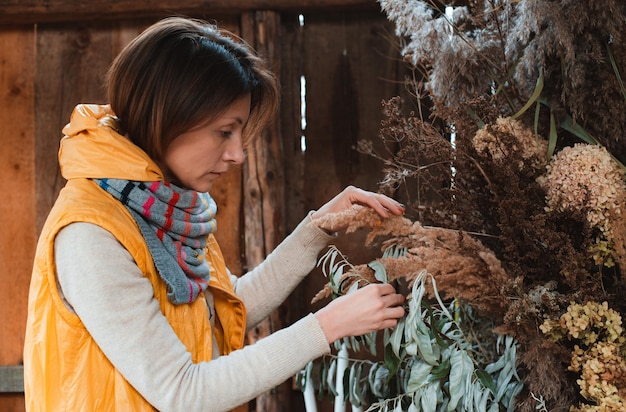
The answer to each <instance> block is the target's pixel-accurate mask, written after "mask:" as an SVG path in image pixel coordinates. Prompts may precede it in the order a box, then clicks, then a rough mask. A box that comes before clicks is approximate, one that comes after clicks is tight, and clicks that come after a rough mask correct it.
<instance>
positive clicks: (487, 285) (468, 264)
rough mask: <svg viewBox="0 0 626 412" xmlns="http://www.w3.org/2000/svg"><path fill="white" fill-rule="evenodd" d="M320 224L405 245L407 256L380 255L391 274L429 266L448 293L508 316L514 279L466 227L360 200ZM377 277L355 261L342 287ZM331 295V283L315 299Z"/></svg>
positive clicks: (413, 273) (407, 274)
mask: <svg viewBox="0 0 626 412" xmlns="http://www.w3.org/2000/svg"><path fill="white" fill-rule="evenodd" d="M313 223H314V224H315V225H317V226H318V227H320V228H322V229H325V230H328V231H333V232H338V231H342V230H343V231H344V232H345V233H349V232H354V231H355V230H357V229H359V228H369V229H370V232H369V233H368V236H367V239H366V244H371V243H373V242H374V240H376V239H377V238H379V237H384V238H385V240H384V241H382V242H381V245H382V249H383V250H387V249H388V248H391V247H395V248H404V249H405V250H406V253H405V254H404V256H398V257H383V258H379V259H377V260H378V262H379V263H381V264H382V265H383V266H384V267H385V270H386V274H387V279H388V281H389V282H393V281H394V280H397V279H404V280H406V281H408V283H409V285H410V284H412V282H413V281H414V280H415V279H416V277H417V276H418V274H419V273H420V272H422V271H423V270H426V271H427V272H429V273H430V274H432V275H433V277H434V278H435V279H436V281H437V284H438V290H439V292H440V293H441V294H442V296H445V297H448V298H453V297H454V298H457V299H461V300H464V301H466V302H468V303H470V304H472V305H473V306H474V307H476V308H477V309H479V310H483V311H485V312H488V313H491V314H494V313H495V314H498V313H499V314H500V316H502V315H503V314H504V312H505V309H506V307H507V303H508V301H507V299H506V298H505V292H504V290H505V289H506V287H507V285H509V284H510V282H511V279H510V277H509V276H508V275H507V273H506V271H505V270H504V268H503V267H502V264H501V262H500V260H499V259H498V258H497V257H496V256H495V254H494V253H493V251H491V250H490V249H489V248H487V247H486V246H484V245H483V244H482V243H481V242H480V241H478V240H477V239H475V238H474V237H472V236H471V235H469V234H467V233H464V232H462V231H457V230H451V229H446V228H439V227H424V226H422V225H421V224H420V223H419V222H412V221H410V220H409V219H406V218H404V217H400V216H393V217H390V218H387V219H382V218H381V217H380V216H378V214H377V213H376V212H375V211H373V210H372V209H370V208H366V207H363V206H360V205H355V206H353V207H352V208H350V209H347V210H345V211H343V212H340V213H336V214H329V215H326V216H324V217H323V218H320V219H317V220H315V221H314V222H313ZM357 279H358V280H360V281H365V283H372V282H375V281H376V280H375V279H374V275H373V270H372V269H371V268H370V267H369V266H368V265H367V264H362V265H355V266H352V268H351V269H350V270H349V271H346V272H345V273H344V274H343V276H342V278H341V282H342V288H341V289H342V291H345V290H347V289H348V288H349V287H350V286H351V285H352V284H353V283H354V282H355V281H356V280H357ZM330 295H331V290H330V288H329V287H328V286H327V287H325V288H324V289H323V290H322V291H320V293H318V295H316V297H315V298H314V301H317V300H320V299H322V298H324V297H328V296H330Z"/></svg>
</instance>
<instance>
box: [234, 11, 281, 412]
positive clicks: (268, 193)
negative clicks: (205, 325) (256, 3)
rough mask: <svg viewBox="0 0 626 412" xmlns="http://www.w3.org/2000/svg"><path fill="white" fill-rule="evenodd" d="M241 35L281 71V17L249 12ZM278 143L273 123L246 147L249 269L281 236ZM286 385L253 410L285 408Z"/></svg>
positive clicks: (274, 319) (267, 323) (274, 326)
mask: <svg viewBox="0 0 626 412" xmlns="http://www.w3.org/2000/svg"><path fill="white" fill-rule="evenodd" d="M241 27H242V37H243V38H244V39H245V40H246V41H248V42H249V43H250V44H251V45H252V46H253V47H254V48H255V49H256V50H257V51H258V52H259V54H260V55H261V56H263V57H264V58H265V59H267V61H268V62H269V66H270V68H271V69H272V70H273V71H274V72H275V73H276V74H279V73H280V66H279V64H280V60H279V54H278V50H279V35H280V15H279V14H278V13H275V12H253V13H246V14H244V15H243V16H242V22H241ZM282 163H283V162H282V143H281V136H280V131H279V128H278V123H277V122H275V123H273V124H272V125H270V126H269V127H268V129H267V130H266V131H265V132H264V133H263V134H262V135H261V136H259V137H258V138H257V139H256V140H255V141H254V142H253V143H252V145H251V147H250V148H249V149H248V155H247V159H246V163H245V164H244V222H245V239H246V243H245V244H246V249H245V253H246V263H247V265H248V268H249V269H251V268H253V267H255V266H257V265H258V264H260V263H261V262H262V261H263V260H264V259H265V257H266V256H267V255H268V254H269V253H270V252H271V251H272V250H273V249H274V248H275V247H276V246H277V245H278V243H279V242H280V241H281V240H282V239H283V238H284V236H285V232H284V213H283V210H284V191H283V185H284V177H283V166H282ZM281 327H282V321H281V319H280V315H279V312H278V311H274V312H273V313H272V314H270V316H268V317H267V318H266V319H265V320H263V321H262V322H261V323H260V324H259V325H257V326H256V327H255V328H254V329H253V330H251V331H250V332H249V333H248V335H247V340H248V343H254V342H256V341H258V340H259V339H261V338H263V337H266V336H268V335H270V334H271V333H273V332H274V331H277V330H279V329H281ZM288 396H289V385H288V384H287V383H284V384H282V385H280V386H279V387H277V388H275V389H273V390H272V391H269V392H266V393H264V394H262V395H260V396H259V397H257V399H256V412H279V411H287V410H289V409H288V402H287V397H288Z"/></svg>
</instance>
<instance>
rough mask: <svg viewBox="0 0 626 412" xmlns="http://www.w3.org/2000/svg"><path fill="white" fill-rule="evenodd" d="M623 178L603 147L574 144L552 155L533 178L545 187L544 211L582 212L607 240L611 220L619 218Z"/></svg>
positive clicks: (624, 191)
mask: <svg viewBox="0 0 626 412" xmlns="http://www.w3.org/2000/svg"><path fill="white" fill-rule="evenodd" d="M623 179H624V174H623V171H622V170H621V169H620V167H619V165H618V164H617V163H616V162H615V161H614V160H613V159H612V158H611V155H610V154H609V152H608V151H607V150H606V149H605V148H604V147H601V146H596V145H588V144H583V143H577V144H575V145H574V146H573V147H566V148H564V149H563V150H561V151H559V152H558V153H557V154H556V155H554V156H553V158H552V160H551V161H550V163H548V165H547V167H546V174H545V175H544V176H541V177H540V178H538V179H537V181H538V182H539V184H541V185H542V186H543V188H544V189H545V190H546V202H547V208H546V210H547V211H559V212H571V211H581V212H584V213H585V214H586V215H587V221H588V223H589V224H590V225H591V226H592V227H596V228H598V229H600V230H601V231H602V232H603V233H604V236H605V237H606V238H607V240H611V239H612V238H613V237H614V236H613V235H612V233H611V230H612V224H611V219H619V218H621V209H622V206H623V204H624V200H625V199H626V186H625V184H624V180H623Z"/></svg>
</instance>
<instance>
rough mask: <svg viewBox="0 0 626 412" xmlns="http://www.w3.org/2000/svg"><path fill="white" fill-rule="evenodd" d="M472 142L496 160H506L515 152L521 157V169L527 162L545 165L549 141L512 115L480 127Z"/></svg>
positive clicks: (539, 166) (480, 151) (538, 166)
mask: <svg viewBox="0 0 626 412" xmlns="http://www.w3.org/2000/svg"><path fill="white" fill-rule="evenodd" d="M472 144H473V145H474V148H475V149H476V151H477V152H478V153H480V154H482V155H489V157H491V159H493V160H495V161H506V160H507V159H509V157H510V155H511V154H512V153H513V152H517V153H519V156H518V157H520V158H521V160H520V163H519V165H518V167H519V169H520V170H521V169H522V168H523V167H524V164H525V163H530V166H531V167H532V168H533V169H535V170H539V169H541V168H542V167H543V166H545V163H546V161H545V159H546V153H547V150H548V143H547V142H546V141H545V140H544V139H542V138H541V137H539V136H536V135H535V133H533V131H532V130H530V129H529V128H528V127H526V126H524V125H523V124H522V123H521V122H520V121H518V120H515V119H513V118H511V117H506V118H504V117H500V118H498V119H497V120H496V123H495V124H490V125H486V126H485V127H483V128H482V129H479V130H478V132H477V133H476V135H475V136H474V138H473V139H472Z"/></svg>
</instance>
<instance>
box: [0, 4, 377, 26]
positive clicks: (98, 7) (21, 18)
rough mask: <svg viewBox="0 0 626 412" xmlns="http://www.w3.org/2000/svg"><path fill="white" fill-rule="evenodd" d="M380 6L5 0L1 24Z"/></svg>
mask: <svg viewBox="0 0 626 412" xmlns="http://www.w3.org/2000/svg"><path fill="white" fill-rule="evenodd" d="M321 9H325V10H328V11H331V10H358V9H379V6H378V4H377V3H376V1H375V0H299V1H293V0H238V1H232V0H187V1H184V2H181V1H178V0H144V1H136V0H55V1H48V0H29V1H23V0H4V1H2V2H0V25H7V24H25V23H46V22H48V23H49V22H86V21H89V20H91V21H95V20H97V21H103V20H120V19H137V18H145V17H151V18H157V17H163V16H166V15H173V14H177V15H181V14H184V15H200V16H202V15H206V14H207V13H210V14H211V15H228V14H230V15H237V14H241V13H244V12H248V11H253V10H273V11H282V12H284V11H291V12H297V13H303V12H307V11H312V10H321Z"/></svg>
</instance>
